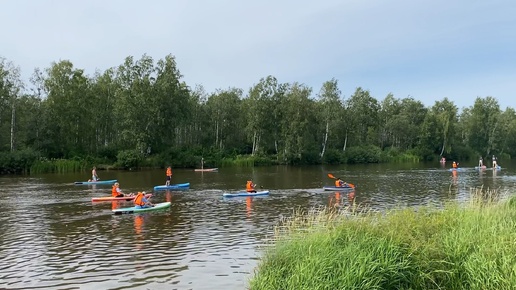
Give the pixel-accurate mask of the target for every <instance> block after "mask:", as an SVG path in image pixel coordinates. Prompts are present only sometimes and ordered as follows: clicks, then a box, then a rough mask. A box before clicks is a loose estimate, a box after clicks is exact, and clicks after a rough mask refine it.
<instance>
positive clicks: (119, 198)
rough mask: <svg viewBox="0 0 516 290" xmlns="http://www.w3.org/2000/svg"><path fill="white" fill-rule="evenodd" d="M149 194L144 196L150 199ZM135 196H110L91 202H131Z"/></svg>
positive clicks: (96, 198) (94, 198)
mask: <svg viewBox="0 0 516 290" xmlns="http://www.w3.org/2000/svg"><path fill="white" fill-rule="evenodd" d="M151 196H152V194H151V193H147V194H146V195H145V197H146V198H149V197H151ZM135 197H136V195H135V196H124V197H112V196H103V197H93V198H91V201H131V200H134V198H135Z"/></svg>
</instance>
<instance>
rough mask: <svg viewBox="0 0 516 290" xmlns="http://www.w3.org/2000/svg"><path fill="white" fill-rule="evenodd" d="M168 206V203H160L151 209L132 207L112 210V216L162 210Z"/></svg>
mask: <svg viewBox="0 0 516 290" xmlns="http://www.w3.org/2000/svg"><path fill="white" fill-rule="evenodd" d="M170 205H171V203H170V202H162V203H157V204H155V205H154V206H153V207H144V208H139V207H136V206H133V207H125V208H117V209H113V210H112V211H113V213H114V214H127V213H138V212H146V211H153V210H159V209H164V208H168V207H170Z"/></svg>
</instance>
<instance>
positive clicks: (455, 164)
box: [452, 161, 459, 169]
mask: <svg viewBox="0 0 516 290" xmlns="http://www.w3.org/2000/svg"><path fill="white" fill-rule="evenodd" d="M458 166H459V163H457V162H455V161H453V163H452V167H453V169H457V167H458Z"/></svg>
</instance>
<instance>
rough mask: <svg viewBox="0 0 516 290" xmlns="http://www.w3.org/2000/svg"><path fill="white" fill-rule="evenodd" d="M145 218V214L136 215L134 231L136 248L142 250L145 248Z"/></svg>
mask: <svg viewBox="0 0 516 290" xmlns="http://www.w3.org/2000/svg"><path fill="white" fill-rule="evenodd" d="M143 225H144V219H143V215H140V214H135V215H134V232H135V234H136V239H137V240H136V249H137V250H142V249H143V248H144V236H143V234H142V232H143Z"/></svg>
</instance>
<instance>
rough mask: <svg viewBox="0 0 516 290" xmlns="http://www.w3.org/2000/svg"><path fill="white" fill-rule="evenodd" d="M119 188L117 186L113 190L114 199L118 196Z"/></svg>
mask: <svg viewBox="0 0 516 290" xmlns="http://www.w3.org/2000/svg"><path fill="white" fill-rule="evenodd" d="M117 188H118V186H116V185H113V187H112V188H111V195H112V196H113V197H117V196H118V191H117V190H116V189H117Z"/></svg>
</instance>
